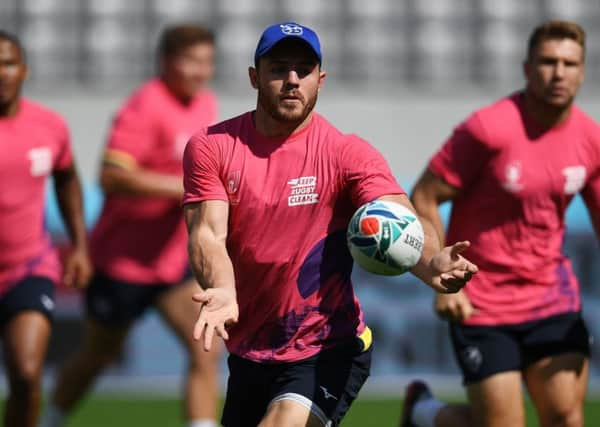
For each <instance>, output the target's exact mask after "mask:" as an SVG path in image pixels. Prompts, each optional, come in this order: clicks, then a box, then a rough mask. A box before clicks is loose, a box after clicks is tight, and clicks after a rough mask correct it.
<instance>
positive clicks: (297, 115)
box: [258, 90, 318, 124]
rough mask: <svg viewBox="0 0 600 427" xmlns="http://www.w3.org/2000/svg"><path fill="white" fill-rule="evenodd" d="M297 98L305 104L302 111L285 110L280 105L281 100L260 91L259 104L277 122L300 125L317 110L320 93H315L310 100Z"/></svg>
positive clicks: (299, 96)
mask: <svg viewBox="0 0 600 427" xmlns="http://www.w3.org/2000/svg"><path fill="white" fill-rule="evenodd" d="M296 96H297V97H298V98H300V101H301V103H302V104H303V108H302V109H300V110H298V109H297V108H294V109H287V108H285V107H284V106H282V105H281V104H279V102H278V101H279V99H278V98H277V97H275V96H269V95H267V94H266V91H264V90H259V91H258V103H259V104H260V106H261V107H262V108H263V109H264V110H265V111H266V112H267V113H268V114H269V115H270V116H271V117H272V118H273V119H275V120H276V121H278V122H282V123H287V124H293V123H297V124H300V123H302V122H303V121H304V119H306V117H308V115H309V114H310V112H311V111H312V110H313V108H315V104H316V103H317V98H318V93H317V92H315V94H314V96H312V97H310V98H308V100H306V99H305V98H304V97H302V95H300V94H297V95H296Z"/></svg>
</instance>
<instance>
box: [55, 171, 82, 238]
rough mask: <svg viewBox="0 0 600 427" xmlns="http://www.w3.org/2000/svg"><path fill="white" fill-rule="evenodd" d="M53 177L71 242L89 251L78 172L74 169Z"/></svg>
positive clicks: (58, 172)
mask: <svg viewBox="0 0 600 427" xmlns="http://www.w3.org/2000/svg"><path fill="white" fill-rule="evenodd" d="M53 177H54V190H55V192H56V198H57V200H58V206H59V209H60V213H61V215H62V218H63V221H64V222H65V226H66V228H67V232H68V233H69V237H70V238H71V242H72V244H73V246H75V247H78V248H83V249H87V237H86V229H85V222H84V215H83V196H82V194H81V185H80V183H79V177H78V175H77V172H76V171H75V169H74V167H72V168H70V169H67V170H65V171H57V172H55V173H54V175H53Z"/></svg>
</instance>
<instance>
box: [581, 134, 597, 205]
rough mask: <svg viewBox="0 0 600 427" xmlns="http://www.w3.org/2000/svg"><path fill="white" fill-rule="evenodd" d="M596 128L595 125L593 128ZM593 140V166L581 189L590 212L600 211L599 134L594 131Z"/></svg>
mask: <svg viewBox="0 0 600 427" xmlns="http://www.w3.org/2000/svg"><path fill="white" fill-rule="evenodd" d="M595 129H596V130H597V127H596V128H595ZM595 136H596V138H595V140H594V141H593V143H592V144H593V147H594V148H595V150H594V151H593V152H594V153H595V160H594V163H593V164H594V165H595V168H594V169H592V171H591V173H590V176H589V178H588V180H587V182H586V184H585V186H584V187H583V190H581V196H582V197H583V200H584V201H585V204H586V206H587V207H588V210H589V211H590V212H600V134H598V133H596V135H595Z"/></svg>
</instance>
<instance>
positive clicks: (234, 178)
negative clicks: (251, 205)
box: [225, 170, 242, 205]
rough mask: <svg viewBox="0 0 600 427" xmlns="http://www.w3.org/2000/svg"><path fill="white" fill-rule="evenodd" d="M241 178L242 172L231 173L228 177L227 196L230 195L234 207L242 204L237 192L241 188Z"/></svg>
mask: <svg viewBox="0 0 600 427" xmlns="http://www.w3.org/2000/svg"><path fill="white" fill-rule="evenodd" d="M241 177H242V172H241V171H239V170H237V171H232V172H229V174H228V175H227V185H226V188H225V189H226V191H227V194H228V195H229V203H231V204H232V205H237V204H238V203H239V202H240V198H239V196H238V194H237V192H238V189H239V188H240V180H241Z"/></svg>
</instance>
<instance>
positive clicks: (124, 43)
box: [0, 0, 600, 88]
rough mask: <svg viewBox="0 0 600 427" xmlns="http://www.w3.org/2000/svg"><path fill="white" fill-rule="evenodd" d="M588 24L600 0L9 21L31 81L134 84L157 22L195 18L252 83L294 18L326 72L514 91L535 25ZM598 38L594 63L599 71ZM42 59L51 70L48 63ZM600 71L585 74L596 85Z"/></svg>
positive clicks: (157, 9)
mask: <svg viewBox="0 0 600 427" xmlns="http://www.w3.org/2000/svg"><path fill="white" fill-rule="evenodd" d="M551 17H552V18H557V17H560V18H566V19H574V20H578V21H580V22H581V23H582V24H584V26H585V27H586V28H587V30H588V33H589V37H590V40H598V38H599V36H598V35H597V34H596V32H597V28H598V27H599V26H598V25H597V24H598V22H599V21H600V8H599V7H598V4H597V1H595V0H570V1H568V2H565V1H562V0H540V1H539V2H524V1H520V0H503V1H496V0H481V1H474V0H398V1H394V0H370V1H368V2H364V1H358V0H348V1H342V0H330V1H326V2H325V1H321V0H304V1H303V2H302V7H301V8H300V7H298V3H297V2H296V1H295V0H267V1H260V0H222V1H201V2H199V1H193V0H173V1H169V2H166V1H161V0H132V1H127V2H123V1H119V0H81V1H77V0H23V1H22V2H19V1H17V0H3V1H2V2H1V3H0V27H1V28H6V29H9V30H12V31H16V32H17V33H18V34H20V35H22V36H23V38H24V41H25V43H26V45H27V48H28V50H29V51H30V58H31V63H32V64H33V67H32V75H31V81H32V83H33V84H36V83H38V84H40V85H42V84H45V83H47V82H48V80H51V81H64V82H65V83H68V84H72V83H76V84H80V83H83V84H90V83H93V84H94V85H100V86H115V85H123V84H124V85H129V84H131V83H132V82H136V81H138V80H139V78H140V77H143V76H146V75H149V74H150V73H151V72H152V70H153V66H154V63H153V60H152V54H153V52H154V50H153V49H154V44H155V42H156V37H157V35H158V32H159V30H160V28H162V27H163V26H164V25H166V24H168V23H169V22H173V21H181V20H185V21H197V22H200V23H204V24H206V25H209V26H211V27H212V28H214V29H215V30H216V32H217V36H218V43H219V48H220V49H219V54H218V66H219V73H218V79H219V82H223V83H226V84H227V86H228V87H235V86H236V85H238V86H239V85H240V84H242V85H245V84H246V73H245V68H246V66H247V65H248V64H249V63H250V62H251V59H252V55H251V51H252V49H253V47H254V44H255V43H256V38H257V35H258V34H259V33H260V31H261V30H262V28H263V27H264V26H265V25H267V24H269V23H271V22H274V21H276V20H284V19H293V20H297V21H300V22H303V23H305V24H307V25H311V26H313V27H315V28H316V29H317V30H318V32H319V33H320V34H321V38H322V40H323V44H324V46H325V49H324V50H325V53H326V61H327V62H326V68H327V69H328V71H329V72H330V73H331V74H333V75H336V77H337V79H338V80H339V81H340V82H348V83H353V84H356V83H365V82H366V83H370V82H395V83H399V84H401V85H411V84H414V83H415V82H416V83H419V82H420V83H424V84H426V85H427V86H431V87H438V88H445V87H447V86H448V85H451V86H453V87H455V86H456V85H457V84H460V85H464V86H469V85H483V86H499V85H500V86H502V87H508V86H510V85H514V84H515V83H519V82H520V81H521V75H520V72H519V68H518V67H515V64H518V63H519V62H520V61H521V60H522V58H523V55H524V52H523V50H524V49H523V45H524V40H525V38H526V37H527V33H528V32H529V30H530V29H531V27H532V26H533V25H535V24H537V23H539V22H540V21H542V20H544V19H547V18H551ZM599 45H600V43H597V42H596V43H589V46H590V51H589V55H588V64H590V66H591V68H592V70H595V69H597V68H598V67H599V66H600V59H598V58H599V57H600V47H599ZM42 64H43V65H44V66H42ZM598 79H600V77H599V73H593V72H589V73H588V80H592V81H594V80H595V81H597V80H598Z"/></svg>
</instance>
